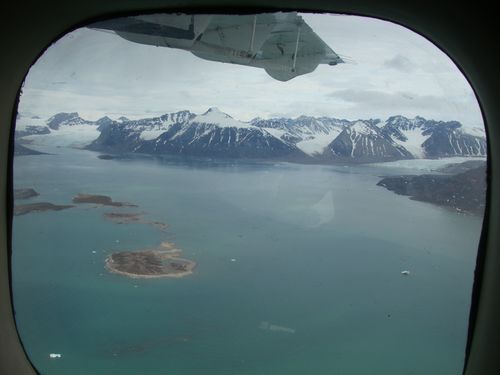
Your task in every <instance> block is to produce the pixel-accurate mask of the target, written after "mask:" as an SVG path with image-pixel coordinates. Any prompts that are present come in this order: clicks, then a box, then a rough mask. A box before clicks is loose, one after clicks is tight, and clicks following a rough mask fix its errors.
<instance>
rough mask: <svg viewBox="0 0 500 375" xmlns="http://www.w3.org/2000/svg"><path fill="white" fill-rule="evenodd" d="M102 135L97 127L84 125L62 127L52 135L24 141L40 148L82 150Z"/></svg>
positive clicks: (33, 136)
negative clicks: (28, 141) (52, 147)
mask: <svg viewBox="0 0 500 375" xmlns="http://www.w3.org/2000/svg"><path fill="white" fill-rule="evenodd" d="M100 134H101V133H100V132H99V130H97V125H89V124H83V125H71V126H61V127H60V128H59V129H58V130H51V133H50V134H41V135H29V136H27V137H25V138H24V139H27V140H30V141H32V144H33V145H38V146H55V147H57V146H60V147H75V148H82V147H85V146H87V145H89V144H90V143H92V141H94V140H95V139H97V137H99V135H100Z"/></svg>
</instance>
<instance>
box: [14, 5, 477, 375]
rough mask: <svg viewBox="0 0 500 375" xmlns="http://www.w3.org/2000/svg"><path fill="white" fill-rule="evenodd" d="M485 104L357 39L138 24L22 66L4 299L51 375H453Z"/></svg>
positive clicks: (458, 80) (109, 26) (462, 331)
mask: <svg viewBox="0 0 500 375" xmlns="http://www.w3.org/2000/svg"><path fill="white" fill-rule="evenodd" d="M485 160H486V140H485V133H484V127H483V122H482V118H481V115H480V111H479V107H478V104H477V101H476V99H475V97H474V95H473V92H472V90H471V88H470V86H469V85H468V83H467V81H466V80H465V78H464V77H463V76H462V75H461V73H460V71H459V70H458V68H457V67H456V66H454V64H453V63H452V62H451V61H450V59H449V58H447V57H446V56H445V55H444V54H443V53H442V52H441V51H440V50H438V49H437V48H436V47H435V46H434V45H432V44H431V43H430V42H428V41H427V40H425V39H424V38H422V37H421V36H419V35H417V34H415V33H413V32H411V31H409V30H406V29H404V28H402V27H400V26H397V25H394V24H391V23H388V22H384V21H380V20H375V19H369V18H361V17H353V16H340V15H316V14H301V15H298V14H296V13H275V14H258V15H245V16H226V15H164V14H156V15H147V16H134V17H126V18H119V19H114V20H109V21H103V22H99V23H96V24H92V25H89V26H88V27H86V28H80V29H77V30H75V31H73V32H71V33H69V34H67V35H66V36H64V37H63V38H61V39H60V40H59V41H58V42H56V43H55V44H54V45H52V46H51V47H49V48H48V49H47V50H46V51H45V53H44V54H43V56H42V57H41V58H40V59H39V60H38V61H37V62H36V63H35V64H34V65H33V67H32V68H31V70H30V72H29V74H28V76H27V77H26V80H25V83H24V86H23V92H22V95H21V97H20V103H19V111H18V117H17V121H16V132H15V157H14V189H15V198H14V199H15V200H14V225H13V249H12V274H13V296H14V305H15V311H16V321H17V325H18V329H19V332H20V336H21V339H22V341H23V344H24V346H25V348H26V351H27V353H28V355H29V357H30V358H31V360H32V361H33V363H34V365H35V366H36V367H37V368H38V369H39V371H40V372H41V373H43V374H50V375H52V374H75V375H76V374H82V375H86V374H124V375H128V374H165V373H171V374H231V375H232V374H287V375H289V374H353V375H354V374H355V375H359V374H374V373H380V374H388V375H391V374H431V373H432V374H443V375H446V374H450V375H451V374H458V373H460V371H461V368H462V366H463V359H464V350H465V340H466V331H467V323H468V312H469V306H470V294H471V289H472V278H473V271H474V265H475V258H476V249H477V246H478V239H479V235H480V229H481V225H482V215H483V211H484V205H485V200H484V195H485Z"/></svg>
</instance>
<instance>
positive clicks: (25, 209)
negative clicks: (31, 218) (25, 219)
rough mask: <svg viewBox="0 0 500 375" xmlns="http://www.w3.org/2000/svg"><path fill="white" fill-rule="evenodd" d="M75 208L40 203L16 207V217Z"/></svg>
mask: <svg viewBox="0 0 500 375" xmlns="http://www.w3.org/2000/svg"><path fill="white" fill-rule="evenodd" d="M71 207H75V206H72V205H58V204H53V203H49V202H39V203H30V204H20V205H16V206H14V216H19V215H25V214H29V213H30V212H43V211H61V210H65V209H67V208H71Z"/></svg>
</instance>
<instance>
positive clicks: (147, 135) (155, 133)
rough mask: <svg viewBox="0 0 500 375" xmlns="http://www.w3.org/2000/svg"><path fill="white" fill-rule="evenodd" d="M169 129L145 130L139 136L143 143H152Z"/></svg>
mask: <svg viewBox="0 0 500 375" xmlns="http://www.w3.org/2000/svg"><path fill="white" fill-rule="evenodd" d="M166 131H167V129H149V130H143V131H142V132H141V135H140V136H139V138H140V139H142V140H143V141H150V140H152V139H156V138H158V137H159V136H160V135H162V134H163V133H165V132H166Z"/></svg>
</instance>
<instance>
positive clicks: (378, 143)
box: [323, 120, 413, 162]
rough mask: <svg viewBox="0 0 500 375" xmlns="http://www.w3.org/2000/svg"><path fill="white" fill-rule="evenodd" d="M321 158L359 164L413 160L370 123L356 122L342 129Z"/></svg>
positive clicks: (399, 146)
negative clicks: (375, 161) (357, 162)
mask: <svg viewBox="0 0 500 375" xmlns="http://www.w3.org/2000/svg"><path fill="white" fill-rule="evenodd" d="M323 157H325V158H327V159H329V160H336V159H341V160H356V161H359V162H370V161H374V160H377V161H382V160H383V161H389V160H398V159H413V155H412V154H411V153H410V152H409V151H408V150H406V149H405V148H404V147H403V146H401V145H399V144H398V143H396V142H395V141H394V140H393V139H392V138H391V137H388V136H387V135H386V134H385V133H384V132H383V130H381V129H380V128H378V127H377V126H376V125H374V124H373V123H371V122H368V121H362V120H358V121H356V122H354V123H352V124H349V125H347V126H346V127H344V129H343V130H342V132H341V133H340V134H339V135H338V136H337V137H336V138H335V139H334V140H333V141H332V142H331V143H330V144H329V145H328V146H327V147H326V150H325V152H324V153H323Z"/></svg>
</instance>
